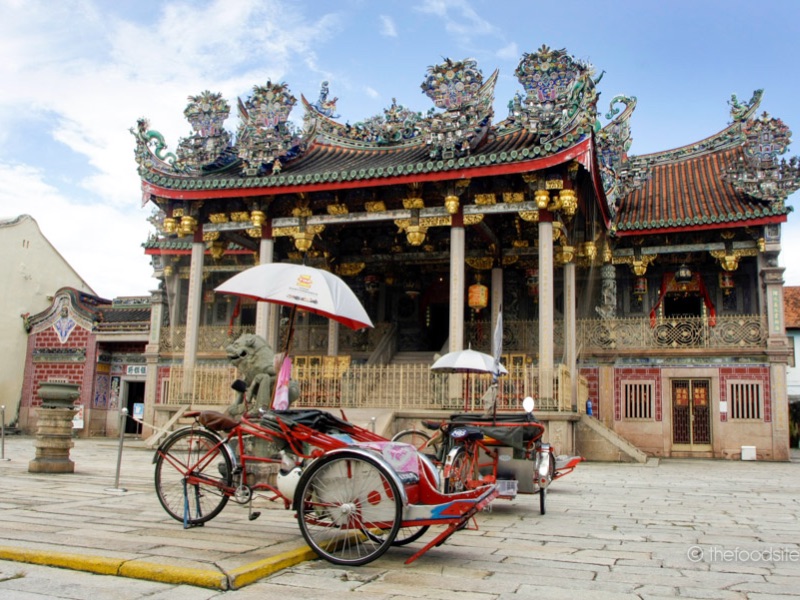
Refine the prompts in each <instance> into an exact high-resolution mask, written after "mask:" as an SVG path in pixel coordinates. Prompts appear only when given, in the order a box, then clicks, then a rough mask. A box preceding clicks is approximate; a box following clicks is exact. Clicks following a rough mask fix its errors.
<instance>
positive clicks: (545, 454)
mask: <svg viewBox="0 0 800 600" xmlns="http://www.w3.org/2000/svg"><path fill="white" fill-rule="evenodd" d="M542 461H547V466H546V469H547V476H546V477H547V485H545V486H542V485H541V484H540V482H539V469H540V468H541V463H542ZM555 470H556V465H555V461H554V460H553V457H552V456H551V455H550V452H549V451H547V450H544V451H542V450H539V451H537V453H536V461H535V463H534V469H533V489H534V493H538V494H539V514H541V515H543V514H545V513H546V506H545V505H546V501H547V488H548V487H549V486H550V483H551V482H552V481H553V476H554V475H555Z"/></svg>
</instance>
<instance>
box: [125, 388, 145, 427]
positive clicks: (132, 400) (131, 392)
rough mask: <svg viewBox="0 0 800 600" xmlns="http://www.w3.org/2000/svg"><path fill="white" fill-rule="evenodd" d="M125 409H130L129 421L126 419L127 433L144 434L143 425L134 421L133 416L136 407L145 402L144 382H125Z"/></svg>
mask: <svg viewBox="0 0 800 600" xmlns="http://www.w3.org/2000/svg"><path fill="white" fill-rule="evenodd" d="M124 385H125V397H126V399H125V408H127V409H128V415H130V416H129V417H128V418H127V419H125V433H136V434H141V433H142V424H141V423H138V422H137V421H134V420H133V419H132V418H131V416H132V415H133V414H134V409H135V407H134V405H135V404H138V403H143V402H144V381H125V382H124Z"/></svg>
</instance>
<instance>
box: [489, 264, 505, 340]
mask: <svg viewBox="0 0 800 600" xmlns="http://www.w3.org/2000/svg"><path fill="white" fill-rule="evenodd" d="M491 294H492V299H491V307H492V308H491V311H492V336H493V337H492V339H494V332H495V329H496V328H497V318H498V317H499V316H500V312H501V311H502V310H503V269H501V268H499V267H495V268H493V269H492V291H491ZM504 318H505V317H504ZM500 346H501V350H502V339H501V340H500ZM492 351H494V347H492Z"/></svg>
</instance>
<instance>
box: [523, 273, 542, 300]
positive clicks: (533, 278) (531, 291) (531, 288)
mask: <svg viewBox="0 0 800 600" xmlns="http://www.w3.org/2000/svg"><path fill="white" fill-rule="evenodd" d="M525 285H526V286H528V295H529V296H534V297H535V296H538V295H539V269H527V270H526V271H525Z"/></svg>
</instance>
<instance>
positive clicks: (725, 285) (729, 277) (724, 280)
mask: <svg viewBox="0 0 800 600" xmlns="http://www.w3.org/2000/svg"><path fill="white" fill-rule="evenodd" d="M719 287H720V289H721V290H722V291H723V292H725V295H726V296H727V295H728V294H730V293H731V290H732V289H733V288H735V287H736V282H735V281H734V280H733V273H730V272H728V271H722V272H721V273H720V274H719Z"/></svg>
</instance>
